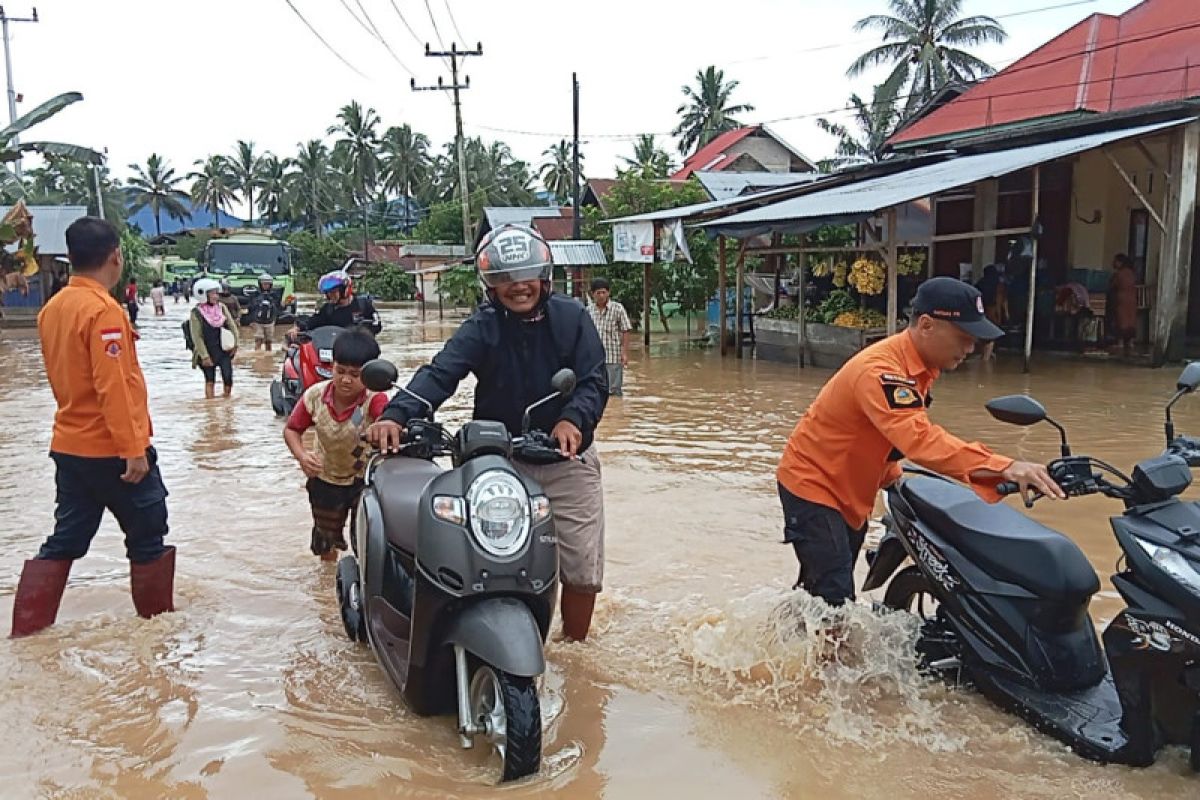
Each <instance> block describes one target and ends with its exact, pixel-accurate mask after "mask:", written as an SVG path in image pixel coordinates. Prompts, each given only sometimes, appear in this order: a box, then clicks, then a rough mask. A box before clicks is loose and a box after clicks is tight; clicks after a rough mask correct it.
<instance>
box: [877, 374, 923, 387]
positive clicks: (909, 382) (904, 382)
mask: <svg viewBox="0 0 1200 800" xmlns="http://www.w3.org/2000/svg"><path fill="white" fill-rule="evenodd" d="M879 382H880V383H898V384H900V385H901V386H916V385H917V382H916V381H915V380H913V379H912V378H906V377H904V376H903V375H897V374H896V373H894V372H884V373H883V374H881V375H880V376H879Z"/></svg>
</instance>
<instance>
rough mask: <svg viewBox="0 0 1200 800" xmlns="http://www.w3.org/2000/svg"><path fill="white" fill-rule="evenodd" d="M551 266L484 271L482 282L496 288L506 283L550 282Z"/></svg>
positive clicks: (538, 265) (480, 275)
mask: <svg viewBox="0 0 1200 800" xmlns="http://www.w3.org/2000/svg"><path fill="white" fill-rule="evenodd" d="M550 269H551V267H550V265H549V264H535V265H533V266H529V267H517V268H515V269H505V270H494V269H490V270H484V271H481V272H480V273H479V277H480V280H482V281H483V282H484V284H485V285H486V286H489V287H491V288H493V289H494V288H496V287H497V286H500V285H501V284H505V283H520V282H521V281H548V280H550Z"/></svg>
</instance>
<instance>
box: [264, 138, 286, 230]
mask: <svg viewBox="0 0 1200 800" xmlns="http://www.w3.org/2000/svg"><path fill="white" fill-rule="evenodd" d="M287 169H288V164H287V161H285V160H281V159H280V158H279V157H278V156H276V155H274V154H273V153H267V154H266V155H264V156H263V157H262V160H261V161H260V162H259V169H258V189H259V194H258V213H259V214H260V215H261V216H262V217H263V218H264V219H265V220H266V222H267V224H268V225H275V224H276V223H278V222H279V218H280V217H281V216H282V214H283V209H284V205H285V199H286V194H287Z"/></svg>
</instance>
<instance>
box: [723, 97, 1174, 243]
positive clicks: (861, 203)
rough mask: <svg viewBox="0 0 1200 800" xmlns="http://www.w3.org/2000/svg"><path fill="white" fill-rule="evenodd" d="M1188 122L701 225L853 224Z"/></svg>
mask: <svg viewBox="0 0 1200 800" xmlns="http://www.w3.org/2000/svg"><path fill="white" fill-rule="evenodd" d="M1191 121H1192V120H1191V119H1181V120H1172V121H1171V122H1163V123H1159V124H1157V125H1143V126H1141V127H1138V128H1128V129H1126V130H1120V131H1106V132H1104V133H1095V134H1092V135H1090V136H1080V137H1076V138H1074V139H1063V140H1062V141H1058V142H1047V143H1045V144H1037V145H1030V146H1028V147H1017V148H1012V149H1009V150H999V151H995V152H991V153H980V154H977V155H971V156H962V157H960V158H952V159H950V160H948V161H941V162H938V163H934V164H927V165H925V166H922V167H916V168H914V169H910V170H906V171H903V172H897V173H894V174H891V175H885V176H883V177H879V178H870V179H867V180H863V181H859V182H857V183H848V184H842V185H839V186H833V187H830V188H828V189H825V190H823V191H822V190H818V191H815V192H812V193H810V194H805V195H802V196H800V197H795V198H792V199H790V200H783V201H780V202H778V203H772V204H771V205H768V206H764V207H762V208H756V209H753V210H750V211H744V212H742V213H740V214H733V215H730V216H728V217H724V218H721V219H717V220H712V221H710V222H707V223H703V227H705V228H708V229H709V230H711V231H713V232H715V233H722V234H726V235H731V236H738V237H742V236H752V235H757V234H761V233H767V232H789V231H793V232H802V231H805V230H811V229H812V228H814V227H816V226H817V225H821V224H828V223H831V222H852V221H855V220H859V219H862V218H864V217H869V216H872V215H873V214H874V213H875V212H877V211H879V210H881V209H885V208H890V207H892V206H897V205H900V204H902V203H907V202H909V201H911V200H917V199H919V198H922V197H930V196H932V195H936V194H939V193H941V192H944V191H947V190H949V189H954V188H957V187H960V186H967V185H969V184H972V183H976V182H978V181H982V180H987V179H989V178H999V177H1001V176H1003V175H1008V174H1009V173H1012V172H1017V171H1019V170H1022V169H1027V168H1029V167H1032V166H1034V165H1035V164H1044V163H1046V162H1049V161H1055V160H1057V159H1060V158H1065V157H1067V156H1070V155H1075V154H1076V153H1082V152H1084V151H1086V150H1092V149H1094V148H1097V147H1102V146H1104V145H1106V144H1109V143H1110V142H1115V141H1119V140H1121V139H1128V138H1132V137H1135V136H1144V135H1146V134H1150V133H1155V132H1158V131H1161V130H1165V129H1167V128H1170V127H1173V126H1176V125H1182V124H1184V123H1186V122H1191Z"/></svg>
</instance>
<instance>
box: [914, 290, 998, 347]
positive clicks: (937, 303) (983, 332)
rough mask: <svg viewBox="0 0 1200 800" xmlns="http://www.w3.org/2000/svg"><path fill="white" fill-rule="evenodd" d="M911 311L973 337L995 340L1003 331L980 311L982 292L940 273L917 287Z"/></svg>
mask: <svg viewBox="0 0 1200 800" xmlns="http://www.w3.org/2000/svg"><path fill="white" fill-rule="evenodd" d="M913 314H914V315H915V316H921V315H922V314H926V315H928V316H930V317H933V318H934V319H940V320H943V321H945V322H952V323H954V324H955V325H957V326H958V327H959V328H962V329H963V330H964V331H966V332H967V333H969V334H971V335H972V336H974V337H975V338H976V339H999V338H1000V337H1001V336H1003V335H1004V331H1002V330H1000V328H999V327H997V326H996V325H994V324H993V323H992V321H991V320H989V319H988V318H987V317H985V316H984V314H983V295H981V294H980V293H979V290H978V289H976V288H975V287H974V286H972V285H971V284H969V283H967V282H965V281H960V280H957V279H955V278H950V277H946V276H942V277H939V278H930V279H929V280H927V281H925V282H924V283H922V284H921V287H920V288H919V289H917V296H916V297H915V298H913Z"/></svg>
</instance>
